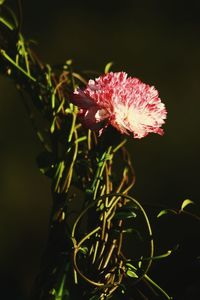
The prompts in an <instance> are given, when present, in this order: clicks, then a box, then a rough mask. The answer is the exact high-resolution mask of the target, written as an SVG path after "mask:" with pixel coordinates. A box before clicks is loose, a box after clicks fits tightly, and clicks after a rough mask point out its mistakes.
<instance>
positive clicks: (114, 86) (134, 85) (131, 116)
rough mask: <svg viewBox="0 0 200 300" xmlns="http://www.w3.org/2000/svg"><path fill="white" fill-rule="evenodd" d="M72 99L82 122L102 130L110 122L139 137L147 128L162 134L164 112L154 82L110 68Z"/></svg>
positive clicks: (74, 94) (123, 131) (146, 131)
mask: <svg viewBox="0 0 200 300" xmlns="http://www.w3.org/2000/svg"><path fill="white" fill-rule="evenodd" d="M71 101H72V102H73V103H74V104H75V105H77V106H78V107H79V116H80V118H81V121H82V123H83V124H84V125H85V126H86V127H87V128H90V129H96V130H99V131H101V130H102V129H104V128H105V127H106V126H108V125H109V124H110V125H112V126H113V127H115V128H116V129H117V130H118V131H120V132H121V133H125V134H131V133H132V134H133V135H134V137H135V138H142V137H144V136H146V135H147V134H149V133H150V132H154V133H158V134H160V135H162V134H163V129H162V128H160V127H161V126H162V125H163V124H164V123H165V121H164V120H165V119H166V115H167V111H166V108H165V105H164V104H163V103H162V102H161V100H160V98H159V96H158V91H157V90H156V89H155V88H154V86H149V85H148V84H145V83H143V82H141V81H140V80H139V79H138V78H135V77H127V74H126V73H125V72H116V73H113V72H110V73H108V74H105V75H102V76H100V77H99V78H96V79H95V80H89V82H88V84H87V86H86V88H85V89H83V90H82V89H77V90H75V92H74V93H73V94H72V98H71Z"/></svg>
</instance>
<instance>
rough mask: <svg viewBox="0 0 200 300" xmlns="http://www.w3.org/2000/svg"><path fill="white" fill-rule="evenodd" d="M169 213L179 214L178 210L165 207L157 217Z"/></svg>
mask: <svg viewBox="0 0 200 300" xmlns="http://www.w3.org/2000/svg"><path fill="white" fill-rule="evenodd" d="M167 214H172V215H177V211H175V210H173V209H164V210H161V211H160V212H159V214H158V215H157V218H160V217H162V216H164V215H167Z"/></svg>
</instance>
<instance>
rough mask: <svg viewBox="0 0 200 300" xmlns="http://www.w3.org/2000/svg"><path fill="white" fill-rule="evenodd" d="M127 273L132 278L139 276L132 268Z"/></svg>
mask: <svg viewBox="0 0 200 300" xmlns="http://www.w3.org/2000/svg"><path fill="white" fill-rule="evenodd" d="M126 275H127V276H129V277H132V278H138V276H137V274H136V273H135V272H134V271H133V270H130V269H128V270H127V271H126Z"/></svg>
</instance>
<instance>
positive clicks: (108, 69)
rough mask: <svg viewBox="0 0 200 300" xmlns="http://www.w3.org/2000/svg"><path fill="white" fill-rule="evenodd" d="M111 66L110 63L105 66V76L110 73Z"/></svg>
mask: <svg viewBox="0 0 200 300" xmlns="http://www.w3.org/2000/svg"><path fill="white" fill-rule="evenodd" d="M112 65H113V62H112V61H110V62H109V63H107V65H106V66H105V69H104V72H105V74H107V73H108V72H109V71H110V68H111V67H112Z"/></svg>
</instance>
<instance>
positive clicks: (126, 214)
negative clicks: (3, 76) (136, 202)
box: [114, 210, 137, 219]
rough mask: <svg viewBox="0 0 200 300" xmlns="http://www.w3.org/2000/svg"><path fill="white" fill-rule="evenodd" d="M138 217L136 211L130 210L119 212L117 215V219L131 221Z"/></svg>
mask: <svg viewBox="0 0 200 300" xmlns="http://www.w3.org/2000/svg"><path fill="white" fill-rule="evenodd" d="M136 217H137V215H136V213H135V212H134V211H132V210H128V211H119V212H117V213H116V215H115V217H114V218H115V219H130V218H136Z"/></svg>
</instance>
